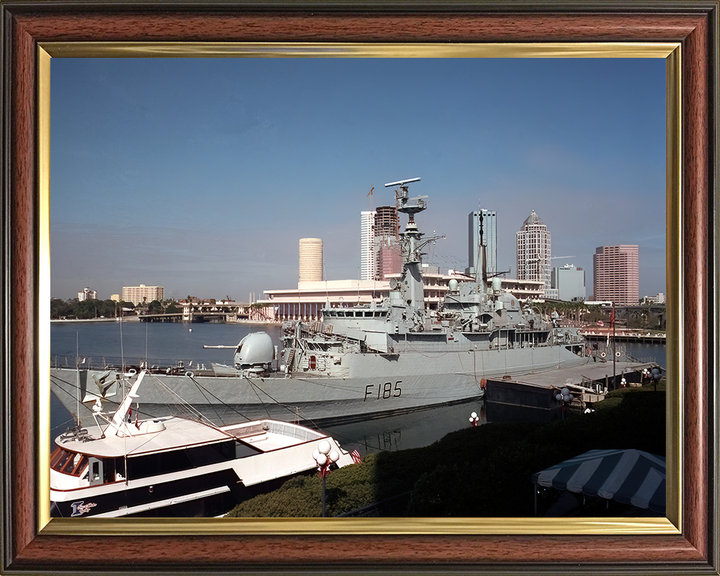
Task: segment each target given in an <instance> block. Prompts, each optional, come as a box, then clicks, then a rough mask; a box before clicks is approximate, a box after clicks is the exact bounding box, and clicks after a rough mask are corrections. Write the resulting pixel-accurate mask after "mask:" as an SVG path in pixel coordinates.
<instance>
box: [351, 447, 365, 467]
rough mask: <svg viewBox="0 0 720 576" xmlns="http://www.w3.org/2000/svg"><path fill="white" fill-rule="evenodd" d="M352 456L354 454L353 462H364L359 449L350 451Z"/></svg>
mask: <svg viewBox="0 0 720 576" xmlns="http://www.w3.org/2000/svg"><path fill="white" fill-rule="evenodd" d="M350 456H352V459H353V462H355V464H358V463H360V462H362V457H361V456H360V452H358V451H357V450H353V451H352V452H350Z"/></svg>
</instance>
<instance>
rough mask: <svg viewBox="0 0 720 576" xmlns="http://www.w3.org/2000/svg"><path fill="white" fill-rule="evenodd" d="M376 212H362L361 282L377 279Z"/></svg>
mask: <svg viewBox="0 0 720 576" xmlns="http://www.w3.org/2000/svg"><path fill="white" fill-rule="evenodd" d="M374 228H375V211H374V210H372V211H371V210H364V211H363V212H360V280H374V279H375V234H374V232H373V229H374Z"/></svg>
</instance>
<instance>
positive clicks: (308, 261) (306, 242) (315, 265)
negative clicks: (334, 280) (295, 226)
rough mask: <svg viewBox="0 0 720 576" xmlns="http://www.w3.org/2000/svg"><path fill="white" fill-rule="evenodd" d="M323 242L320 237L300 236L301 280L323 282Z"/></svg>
mask: <svg viewBox="0 0 720 576" xmlns="http://www.w3.org/2000/svg"><path fill="white" fill-rule="evenodd" d="M322 279H323V243H322V239H320V238H300V277H299V281H300V282H322Z"/></svg>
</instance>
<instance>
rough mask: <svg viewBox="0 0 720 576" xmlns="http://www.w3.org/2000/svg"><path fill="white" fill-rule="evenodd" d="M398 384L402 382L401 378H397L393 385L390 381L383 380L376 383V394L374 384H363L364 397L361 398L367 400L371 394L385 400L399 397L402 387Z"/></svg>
mask: <svg viewBox="0 0 720 576" xmlns="http://www.w3.org/2000/svg"><path fill="white" fill-rule="evenodd" d="M400 384H402V380H398V381H397V382H395V385H394V386H393V383H392V382H385V383H384V384H378V385H377V394H376V392H375V384H368V385H367V386H365V398H363V402H365V400H367V399H368V398H371V397H373V396H377V398H376V399H377V400H380V399H383V400H387V399H388V398H399V397H400V395H401V394H402V388H400Z"/></svg>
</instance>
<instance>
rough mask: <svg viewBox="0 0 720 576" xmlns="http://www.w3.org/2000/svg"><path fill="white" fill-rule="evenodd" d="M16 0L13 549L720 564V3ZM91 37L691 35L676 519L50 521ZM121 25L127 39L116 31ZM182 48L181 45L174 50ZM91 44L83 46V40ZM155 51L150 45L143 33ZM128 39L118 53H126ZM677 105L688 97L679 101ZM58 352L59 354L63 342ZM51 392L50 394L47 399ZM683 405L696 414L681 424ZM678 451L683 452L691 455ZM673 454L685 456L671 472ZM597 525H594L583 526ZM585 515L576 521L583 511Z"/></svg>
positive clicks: (295, 39) (8, 219)
mask: <svg viewBox="0 0 720 576" xmlns="http://www.w3.org/2000/svg"><path fill="white" fill-rule="evenodd" d="M0 4H1V6H0V8H1V11H2V84H1V91H2V108H1V110H2V142H3V147H2V149H3V156H2V169H1V171H0V172H1V173H2V201H3V204H2V218H3V228H2V230H3V234H2V259H3V267H2V272H3V283H2V284H3V288H2V289H3V292H2V295H3V306H2V308H1V309H0V316H2V321H3V322H2V325H3V329H4V332H3V339H2V341H3V347H2V361H1V362H0V365H1V366H2V391H3V394H2V397H1V398H2V400H1V402H2V414H3V432H2V435H1V437H2V440H1V442H2V444H1V448H2V469H1V476H0V481H1V483H2V487H3V495H2V511H3V512H2V514H3V525H2V563H1V564H0V569H1V570H2V571H8V572H12V573H37V572H54V571H57V572H61V571H66V572H70V573H75V574H77V573H81V572H95V573H97V572H103V571H113V572H129V573H136V572H139V571H166V572H170V573H172V572H180V571H191V572H194V573H195V572H200V571H208V572H218V573H219V572H223V573H227V572H242V573H268V572H270V573H279V572H283V573H298V572H312V573H317V572H329V573H354V572H357V573H373V572H375V573H380V572H386V573H387V572H398V573H399V572H411V573H429V572H441V573H444V572H453V571H460V572H482V573H507V572H520V573H527V572H532V571H537V572H571V571H572V572H586V573H598V572H613V573H618V572H620V573H623V572H626V573H629V572H637V571H638V570H640V571H642V572H644V573H653V572H654V573H662V574H669V573H687V572H697V573H703V574H717V573H718V565H719V563H718V553H719V551H720V546H718V544H719V542H718V531H717V527H718V523H719V522H718V476H717V473H718V470H717V461H718V438H717V435H718V421H717V416H718V414H717V400H718V397H717V382H718V381H717V376H718V374H717V360H718V342H717V334H718V326H717V322H718V318H717V315H718V310H717V303H718V301H719V299H718V291H717V288H716V286H717V280H718V274H717V258H718V254H717V208H718V206H717V201H718V198H717V176H718V174H717V168H718V158H717V154H718V148H717V92H716V91H717V73H718V68H717V67H718V2H717V0H715V1H708V2H705V1H697V2H695V1H693V2H687V1H684V2H683V1H676V0H670V1H668V2H662V3H657V4H647V3H631V2H622V1H621V2H617V3H595V2H583V3H577V4H573V3H558V4H540V5H538V4H534V3H533V4H524V3H518V4H515V3H514V4H490V3H468V2H462V3H453V2H449V3H443V4H426V3H422V2H417V3H412V2H411V3H405V4H397V3H389V2H376V3H352V4H342V3H315V4H310V3H307V4H297V3H293V2H290V1H288V2H271V3H235V2H229V3H223V4H213V3H208V2H204V3H203V2H182V3H174V2H170V3H168V2H163V1H162V0H150V1H148V2H128V3H122V4H115V3H112V2H97V1H94V2H84V1H82V0H75V1H66V0H58V1H57V2H53V3H43V2H41V1H38V0H29V1H21V0H17V1H15V0H5V1H3V2H1V3H0ZM88 42H91V43H97V44H105V45H108V43H113V45H114V46H116V47H118V48H122V49H123V50H126V52H124V53H125V54H127V53H128V52H127V51H132V50H134V49H135V46H137V45H136V44H132V43H134V42H140V43H142V46H144V47H145V48H144V50H145V51H147V50H148V46H150V47H152V45H153V44H157V45H158V46H163V47H167V46H171V47H172V46H176V45H182V43H187V42H198V43H203V44H205V45H208V44H212V45H213V46H214V47H215V48H214V49H215V50H216V51H218V52H222V51H223V48H222V47H223V43H227V42H235V43H237V42H245V43H266V42H269V43H297V44H298V45H306V44H307V43H309V44H312V43H318V42H321V43H328V44H335V45H343V44H348V43H357V44H370V45H372V44H388V43H390V44H391V43H400V44H405V45H412V44H428V43H435V44H438V45H441V44H449V45H452V44H462V43H516V44H518V45H519V46H523V45H524V46H527V45H530V44H535V43H543V44H548V43H560V44H564V45H567V44H568V43H575V44H578V43H579V45H584V44H585V43H594V44H595V45H602V44H603V43H610V44H612V43H625V44H628V43H629V44H634V45H636V46H637V45H640V46H642V45H644V44H646V43H648V44H649V43H664V44H674V45H676V49H674V50H672V54H671V55H670V56H669V57H668V72H669V74H670V75H674V76H675V77H677V78H679V79H680V82H679V85H678V86H677V87H676V88H677V89H673V90H670V91H669V92H668V96H669V98H670V101H669V103H668V110H669V113H668V120H669V127H668V136H669V145H668V189H669V190H678V191H681V192H679V193H678V194H674V193H668V202H667V205H668V226H669V231H668V237H670V238H672V237H673V235H674V237H676V238H677V246H675V247H674V249H673V250H669V251H668V271H669V274H671V273H672V271H677V272H676V276H675V277H671V278H669V282H668V296H669V299H670V301H673V299H674V300H675V302H677V306H676V307H675V308H676V309H675V310H672V311H671V312H670V313H669V315H668V324H669V326H668V329H669V332H670V333H671V334H675V340H676V344H675V347H674V350H675V352H673V350H671V349H669V350H668V363H669V364H672V365H673V366H672V368H670V367H669V372H670V373H671V374H673V373H675V374H677V376H678V380H679V383H678V387H677V390H678V394H677V395H676V396H675V397H673V395H672V394H670V395H669V402H668V405H669V416H668V423H669V428H671V429H672V430H675V431H676V432H677V437H676V438H674V439H673V438H671V447H670V450H669V452H668V462H669V466H668V468H669V474H668V477H669V480H668V482H669V484H670V485H671V486H672V487H674V488H675V489H677V492H678V494H677V495H676V496H674V497H673V495H672V494H671V498H670V500H669V507H668V509H669V511H668V517H669V518H668V520H667V521H666V522H642V521H638V522H635V523H631V522H620V521H619V522H616V524H618V525H620V526H621V528H620V529H613V528H612V527H609V523H608V522H598V523H592V522H588V523H584V524H581V525H573V524H572V523H570V524H568V523H567V522H546V523H544V524H542V525H541V527H540V528H538V527H537V526H535V527H533V526H529V523H528V521H527V519H515V520H507V519H506V520H505V521H503V520H493V521H490V523H484V524H483V525H481V526H479V527H476V526H474V525H473V524H468V523H462V522H457V521H455V520H453V519H446V520H444V521H443V520H438V521H434V522H429V523H424V524H423V523H417V522H412V521H407V522H406V521H401V520H387V521H386V522H385V523H384V524H378V523H377V521H374V522H373V521H369V522H365V521H363V519H353V520H359V522H355V523H353V524H352V525H349V524H343V523H336V522H334V521H333V519H328V520H322V521H321V522H323V523H322V524H318V523H310V522H304V523H296V522H292V521H287V520H285V521H280V522H279V523H270V522H267V521H264V520H262V519H258V520H257V521H255V520H249V521H243V522H244V523H243V524H242V525H238V524H237V523H235V522H225V521H221V520H214V521H213V520H211V521H208V522H207V523H200V522H197V521H187V522H173V523H172V525H169V524H165V525H158V524H157V523H152V522H143V521H138V520H135V521H133V520H128V521H120V520H118V521H114V522H113V523H112V524H108V523H107V522H94V521H93V520H92V519H87V520H83V521H82V522H79V523H75V524H69V523H68V522H67V521H65V522H55V521H53V522H50V523H48V522H47V510H44V509H43V505H42V504H41V498H42V497H43V495H44V494H47V480H46V474H44V473H43V472H42V468H41V466H42V458H41V457H40V456H38V453H39V451H38V445H40V444H41V443H42V442H43V441H45V442H47V440H48V437H47V436H48V432H47V430H46V429H45V428H46V427H44V426H43V415H42V409H41V410H40V411H38V406H41V405H42V402H41V400H42V399H43V397H44V395H46V394H47V392H48V391H49V383H45V382H44V378H45V377H44V376H43V375H44V374H45V373H46V369H47V368H48V365H49V350H43V342H45V341H46V340H47V339H48V336H47V333H46V332H47V330H48V328H47V327H46V326H44V325H43V322H42V320H43V319H44V318H47V317H49V316H48V315H47V306H49V297H50V293H49V286H47V284H49V282H45V283H43V282H39V281H38V278H39V277H41V276H42V274H43V273H45V272H47V271H48V270H49V255H48V254H47V246H48V245H49V241H48V238H47V234H48V231H49V220H48V218H49V216H48V214H49V210H48V206H47V203H48V202H49V191H48V190H47V189H46V187H47V185H48V184H47V182H48V174H49V158H48V157H47V154H45V153H44V152H43V150H45V149H46V147H47V145H48V142H47V138H49V127H48V126H47V125H43V124H42V122H43V121H44V120H43V119H46V118H47V110H43V106H48V103H49V95H48V93H47V91H48V90H49V87H48V85H47V78H48V67H49V58H50V56H52V55H53V53H55V54H61V53H62V54H63V55H73V54H79V55H82V54H84V53H86V51H87V46H88V45H87V44H86V43H88ZM116 43H118V44H116ZM163 49H165V48H163ZM84 51H85V52H84ZM141 52H142V50H141ZM122 53H123V52H116V55H119V54H122ZM673 110H675V111H678V110H679V114H677V113H673V112H672V111H673ZM46 353H47V356H48V358H45V355H46ZM46 403H47V402H46ZM678 422H679V424H678ZM673 467H674V468H673ZM673 470H675V472H673ZM578 526H580V527H581V530H577V529H576V528H577V527H578ZM573 527H574V528H575V529H573Z"/></svg>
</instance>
